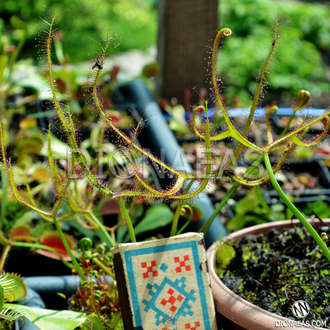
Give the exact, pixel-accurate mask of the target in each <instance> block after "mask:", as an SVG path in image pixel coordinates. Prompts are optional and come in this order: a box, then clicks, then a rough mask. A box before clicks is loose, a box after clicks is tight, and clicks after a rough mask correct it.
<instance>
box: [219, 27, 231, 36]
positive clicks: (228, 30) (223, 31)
mask: <svg viewBox="0 0 330 330" xmlns="http://www.w3.org/2000/svg"><path fill="white" fill-rule="evenodd" d="M220 33H221V34H222V35H223V36H225V37H229V36H230V35H231V34H232V31H231V30H230V29H228V28H223V29H221V30H220Z"/></svg>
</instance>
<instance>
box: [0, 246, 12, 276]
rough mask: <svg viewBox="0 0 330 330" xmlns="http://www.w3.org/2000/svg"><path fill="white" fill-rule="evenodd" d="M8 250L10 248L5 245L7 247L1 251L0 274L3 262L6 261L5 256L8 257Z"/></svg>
mask: <svg viewBox="0 0 330 330" xmlns="http://www.w3.org/2000/svg"><path fill="white" fill-rule="evenodd" d="M10 249H11V246H10V245H7V246H5V247H4V249H3V251H2V254H1V259H0V273H1V272H2V270H3V266H4V265H5V261H6V259H7V256H8V253H9V251H10Z"/></svg>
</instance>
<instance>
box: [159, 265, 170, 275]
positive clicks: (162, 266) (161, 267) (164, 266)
mask: <svg viewBox="0 0 330 330" xmlns="http://www.w3.org/2000/svg"><path fill="white" fill-rule="evenodd" d="M167 268H168V267H167V265H166V264H164V263H162V264H161V266H160V267H159V269H160V270H161V271H162V272H164V273H165V272H166V271H167Z"/></svg>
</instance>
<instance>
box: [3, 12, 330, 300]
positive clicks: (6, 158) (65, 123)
mask: <svg viewBox="0 0 330 330" xmlns="http://www.w3.org/2000/svg"><path fill="white" fill-rule="evenodd" d="M56 19H57V17H56V15H55V13H51V12H50V11H48V17H47V18H45V19H44V18H43V19H42V20H43V22H44V27H43V30H42V31H41V32H40V36H39V43H38V47H39V52H40V55H41V57H42V59H43V61H45V64H46V76H47V81H48V84H49V89H50V93H51V96H52V110H53V111H54V112H55V113H56V116H57V122H58V124H59V125H58V127H59V128H58V129H61V130H62V133H63V134H64V135H65V136H66V140H67V147H68V149H69V150H70V157H69V161H70V162H71V165H72V166H70V171H67V172H65V171H63V170H62V169H61V168H60V164H59V162H57V161H55V159H54V156H53V150H52V136H51V127H49V132H48V134H47V138H48V160H47V161H48V165H49V168H50V170H51V171H50V172H51V175H52V180H53V182H54V186H55V187H56V191H55V195H56V198H55V202H54V205H53V207H52V209H45V208H42V207H41V206H39V205H38V204H37V203H36V201H35V200H34V198H33V195H32V193H31V189H30V187H29V185H28V183H27V184H26V186H25V188H24V189H26V192H27V194H24V196H28V197H24V196H23V194H22V193H21V190H20V189H19V187H18V185H17V183H16V182H15V175H14V172H13V165H12V162H11V155H10V154H9V152H8V151H7V150H6V147H5V141H4V125H3V123H0V142H1V155H2V162H3V166H4V168H5V170H6V173H7V176H8V182H9V185H10V187H11V190H12V192H13V195H14V197H15V199H16V200H17V201H18V202H19V203H21V204H22V205H24V206H26V207H27V208H29V209H31V210H33V211H35V212H36V213H37V214H39V215H40V216H41V217H42V218H43V219H44V220H46V221H49V222H51V223H54V224H55V226H56V228H57V230H58V233H59V235H60V237H61V239H62V241H63V244H64V246H65V249H66V250H67V253H68V255H69V256H70V258H71V261H72V264H73V266H72V267H73V268H74V269H75V271H76V272H77V273H78V274H79V276H80V277H81V280H82V281H83V282H84V283H85V282H86V281H87V277H86V275H85V273H84V271H83V270H82V268H81V266H80V265H79V263H78V262H77V260H76V258H75V256H74V255H73V253H72V251H71V249H70V246H69V244H68V242H67V240H66V238H65V236H64V233H63V231H62V228H61V226H60V222H61V221H63V220H65V219H67V218H69V217H71V216H72V215H85V218H86V219H87V220H88V221H89V222H90V224H91V225H93V226H95V227H96V228H99V229H100V230H101V231H102V232H103V234H104V237H105V240H106V243H107V245H108V246H109V247H111V246H114V245H115V244H116V239H115V235H110V234H109V233H108V231H107V230H106V228H105V226H104V225H103V224H102V222H101V221H100V220H99V219H98V218H97V217H96V216H95V214H94V212H93V207H94V203H93V202H94V197H95V193H98V194H102V195H103V197H104V198H106V199H108V200H116V201H117V202H118V204H119V207H120V209H121V213H122V216H123V217H124V219H125V221H126V223H127V226H128V231H129V235H130V239H131V241H132V242H136V238H135V233H134V227H133V224H132V221H131V219H130V216H129V212H128V210H127V208H126V206H127V204H126V203H127V201H128V200H130V199H143V200H145V201H147V202H149V203H150V202H153V201H157V202H172V201H176V202H179V203H180V205H182V206H183V205H184V204H185V203H188V202H189V200H191V199H193V198H198V196H199V195H200V193H202V192H203V191H204V190H205V189H206V187H207V185H208V183H209V182H210V180H213V179H215V178H218V177H219V176H220V175H222V176H226V178H227V179H228V180H232V181H234V185H233V186H232V188H231V189H230V190H229V191H228V193H227V195H226V197H225V198H224V199H223V200H222V201H221V203H220V204H219V206H218V207H217V208H216V210H215V212H214V214H213V216H212V217H211V218H210V219H208V221H207V222H206V223H205V224H204V225H203V226H202V228H201V229H200V230H201V231H203V232H204V233H206V232H207V230H208V228H209V226H210V224H211V223H212V221H213V220H214V218H215V215H216V214H217V212H219V210H220V209H221V207H222V206H223V205H224V203H225V202H226V200H227V199H228V198H229V197H230V196H231V195H232V194H233V193H234V192H235V190H236V189H238V187H240V186H241V185H244V186H249V187H255V186H259V185H261V184H263V183H264V182H266V181H269V180H270V181H271V183H272V184H273V186H274V188H275V189H276V191H277V192H278V194H279V196H280V198H281V199H282V200H283V201H284V203H285V204H286V205H287V206H288V208H290V210H291V211H292V212H293V214H294V215H295V216H296V217H297V218H298V219H299V220H300V221H301V222H302V223H303V225H304V226H305V227H306V228H307V230H308V231H309V232H310V233H311V235H312V236H313V237H314V239H315V240H316V241H317V243H318V244H319V246H320V248H321V250H322V251H323V253H324V254H325V255H326V257H327V258H328V260H329V261H330V252H329V250H328V248H327V246H326V244H325V243H324V242H323V240H322V239H321V238H320V237H319V235H318V234H317V233H316V232H315V230H314V229H313V227H312V226H311V225H310V224H309V222H308V221H307V220H306V219H305V217H304V216H303V215H302V214H301V213H300V212H299V211H298V210H297V208H296V207H295V206H294V205H293V204H292V202H291V201H290V200H289V198H288V197H287V196H286V195H285V193H284V192H283V191H282V189H281V187H280V186H279V184H278V182H277V180H276V178H275V173H276V172H277V171H279V169H280V168H281V167H282V165H283V164H284V162H285V160H286V158H287V156H288V155H289V154H290V153H291V152H292V151H293V149H294V147H295V146H304V147H310V146H314V145H315V144H317V143H318V142H320V141H321V140H322V139H323V138H324V136H325V134H326V133H327V131H328V129H329V125H330V122H329V115H330V110H327V111H325V112H324V113H323V114H322V115H321V116H319V117H315V118H313V119H311V120H309V121H307V120H306V121H303V122H302V123H301V124H300V125H299V126H298V127H296V128H295V129H293V130H291V129H288V128H286V129H285V130H284V132H283V134H282V135H280V136H278V137H275V135H274V134H273V132H272V131H271V125H270V124H269V119H270V117H271V115H272V114H273V113H275V112H276V110H277V107H276V106H273V107H271V108H270V109H268V111H267V114H266V121H267V131H266V132H265V135H266V136H267V143H266V144H265V145H257V144H255V143H254V142H251V141H250V140H249V139H248V138H247V136H248V133H249V130H250V127H251V125H252V123H253V120H254V115H255V112H256V109H257V106H258V104H259V103H260V99H261V98H262V94H263V91H264V88H265V86H266V85H267V75H268V71H269V66H270V63H271V59H272V57H273V56H274V52H275V51H276V48H277V43H278V38H279V32H278V22H277V21H276V22H275V27H274V33H273V38H272V41H271V44H270V50H269V52H268V55H267V57H266V59H265V61H264V64H263V66H262V68H261V71H260V73H259V75H258V77H257V83H256V88H255V92H254V94H253V97H252V99H251V103H250V106H249V111H248V115H247V117H246V122H245V125H244V127H243V128H242V130H239V129H238V128H236V127H235V125H234V124H233V123H232V121H231V119H230V117H229V115H228V111H227V109H226V108H225V106H224V102H223V100H222V96H221V93H220V89H219V79H218V77H217V73H216V72H217V65H216V64H217V60H218V55H219V50H220V45H221V43H222V41H223V40H224V39H227V38H234V36H232V35H233V33H232V31H231V30H230V29H228V28H223V29H221V30H220V31H219V32H218V33H217V34H216V36H215V38H214V42H213V46H212V47H211V51H210V54H209V77H208V78H209V81H210V90H211V99H212V101H215V103H216V104H217V107H218V109H219V111H220V114H221V116H222V117H223V120H224V122H225V124H226V126H227V128H226V129H224V130H219V129H218V130H212V132H215V133H211V126H212V120H211V119H210V118H209V111H210V110H209V109H208V103H209V102H210V100H208V101H206V100H204V104H203V105H199V106H197V107H196V108H195V109H194V110H193V115H192V122H191V125H192V127H193V129H194V132H195V134H196V135H197V136H198V137H199V138H200V139H201V140H203V141H204V146H205V161H204V163H203V164H204V167H203V169H202V170H201V171H199V172H191V173H190V172H189V173H188V172H184V171H178V170H176V169H174V168H172V167H171V164H166V163H164V162H163V161H162V160H160V159H158V158H157V157H155V156H154V155H153V154H152V153H150V152H149V151H147V150H145V149H144V148H143V147H141V146H140V145H139V144H138V143H137V137H138V132H139V131H140V129H141V126H142V124H143V122H144V120H146V119H145V118H142V119H141V120H139V121H138V122H137V124H136V126H135V127H134V128H132V131H131V134H126V133H124V132H123V131H121V130H120V129H119V128H118V127H117V126H116V125H115V123H114V121H113V120H112V118H111V117H110V116H109V115H108V109H107V107H106V104H105V103H104V102H103V101H102V97H101V95H100V88H99V86H100V77H101V73H102V70H104V66H105V58H106V56H107V54H108V53H109V51H111V48H112V46H113V44H114V42H115V38H113V37H110V38H109V37H107V38H106V39H103V40H101V41H100V42H99V46H100V51H99V53H98V54H97V55H96V56H95V60H94V61H93V63H92V64H91V74H90V77H89V80H88V86H87V90H88V93H89V95H90V100H91V102H92V104H93V105H94V111H95V112H97V114H98V115H99V118H100V121H101V124H102V125H100V126H101V127H102V130H101V133H100V138H99V141H98V143H99V150H103V148H102V146H103V143H104V139H105V136H106V132H107V131H111V132H112V134H114V135H115V136H116V137H117V138H118V140H119V141H120V144H121V148H124V149H125V150H126V151H127V153H126V154H127V161H128V164H129V166H130V170H131V172H132V173H133V176H134V179H135V182H136V184H135V188H133V189H129V190H122V191H119V192H118V191H115V190H114V189H113V188H112V187H111V186H109V185H108V184H107V183H106V182H105V181H104V179H102V178H100V177H99V176H98V169H99V166H100V165H99V164H98V163H97V162H96V163H93V164H88V163H87V161H86V158H85V157H84V153H83V149H82V147H81V144H80V140H79V129H78V126H77V124H76V123H74V120H73V112H72V110H71V108H70V105H69V104H68V103H64V102H62V101H61V99H60V97H59V93H58V87H57V85H56V81H55V80H54V73H53V61H52V51H51V49H52V41H53V37H54V34H55V32H56ZM309 99H310V94H309V92H307V91H305V90H300V91H299V92H298V96H297V99H296V103H295V105H294V106H293V109H292V110H293V111H292V118H293V117H294V115H295V114H296V112H297V111H300V110H302V109H303V108H305V107H306V106H307V105H308V103H309ZM201 115H203V116H204V118H205V120H204V121H202V124H198V123H197V122H199V123H200V122H201V120H198V121H197V117H199V116H201ZM199 119H200V118H199ZM317 122H322V123H323V126H324V128H323V130H322V132H321V133H320V134H319V135H318V136H316V137H315V138H314V139H312V140H306V139H305V135H306V133H307V132H308V131H309V129H310V127H311V125H313V124H315V123H317ZM288 127H289V126H288ZM228 138H230V139H233V140H236V141H237V146H236V148H235V150H234V151H233V153H232V154H231V157H230V158H229V159H228V161H227V162H225V163H224V164H221V166H220V167H219V166H215V159H214V158H213V156H212V151H213V150H215V149H216V148H217V143H218V142H220V141H222V140H224V139H228ZM246 150H252V151H253V152H255V153H257V154H258V155H259V158H258V159H257V160H256V162H255V163H254V164H253V165H252V166H251V167H250V168H249V169H248V170H247V171H246V172H245V173H244V174H243V175H241V176H240V175H238V174H236V171H235V168H236V166H237V162H238V160H239V159H240V158H241V157H242V156H243V152H245V151H246ZM273 152H280V154H281V156H280V158H279V160H278V162H277V163H276V164H274V165H273V166H272V165H271V163H270V155H271V154H272V153H273ZM133 154H134V155H139V156H140V157H141V158H142V157H143V158H146V159H147V160H148V161H149V163H150V164H152V165H153V166H155V167H157V168H158V169H159V170H162V171H165V172H167V173H169V174H170V175H171V176H172V177H173V178H175V180H174V183H173V184H172V185H170V186H168V187H167V189H165V190H161V189H158V188H157V187H155V186H153V185H151V184H150V183H148V182H146V180H145V179H144V178H143V176H142V175H141V174H140V172H139V171H138V170H137V168H136V166H135V163H134V161H133ZM261 163H263V164H264V165H265V168H266V172H264V173H261V172H260V173H257V174H256V173H255V169H258V165H259V164H261ZM82 174H83V176H84V179H85V180H87V182H88V187H89V189H88V194H87V198H86V196H82V195H81V194H80V192H79V189H77V178H79V177H81V175H82ZM252 174H253V175H252ZM189 182H190V184H188V187H185V184H186V183H189ZM192 183H196V185H194V188H192ZM63 205H65V206H66V208H65V210H66V211H65V213H63V212H62V213H60V212H59V211H60V209H61V206H63ZM180 211H181V210H180V208H179V207H178V208H177V210H176V212H175V214H174V218H173V222H172V229H171V235H176V234H178V232H181V230H179V231H178V228H177V227H178V218H179V214H180ZM94 259H95V260H97V258H94ZM97 263H98V267H99V268H101V269H102V271H103V272H105V273H106V274H107V275H109V276H112V277H113V276H114V274H113V272H112V271H111V270H109V269H108V268H107V267H105V266H104V265H103V266H102V260H101V259H100V260H98V261H97ZM90 290H91V291H90V292H91V296H92V297H93V296H94V287H93V286H90Z"/></svg>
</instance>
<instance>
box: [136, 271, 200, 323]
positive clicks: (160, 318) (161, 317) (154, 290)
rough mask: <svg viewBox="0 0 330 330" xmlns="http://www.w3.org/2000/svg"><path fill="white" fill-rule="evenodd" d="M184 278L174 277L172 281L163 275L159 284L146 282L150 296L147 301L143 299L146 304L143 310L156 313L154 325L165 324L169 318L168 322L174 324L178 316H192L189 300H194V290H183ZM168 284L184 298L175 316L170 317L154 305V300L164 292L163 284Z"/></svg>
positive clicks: (184, 286)
mask: <svg viewBox="0 0 330 330" xmlns="http://www.w3.org/2000/svg"><path fill="white" fill-rule="evenodd" d="M185 280H186V278H185V277H184V276H183V277H181V279H180V280H179V279H176V280H175V281H174V282H173V281H171V280H170V279H169V278H167V277H165V278H164V279H163V281H162V283H161V284H160V285H158V284H157V283H154V284H153V285H151V284H150V283H148V284H147V285H146V288H147V289H148V290H149V295H150V296H151V299H150V300H149V301H147V300H146V299H144V300H143V301H142V303H143V304H144V305H146V307H145V309H144V311H145V312H149V310H150V309H152V310H153V311H154V312H155V313H156V315H155V318H156V322H155V325H156V326H158V325H159V324H161V323H162V324H165V323H166V322H168V321H169V320H170V323H172V324H175V322H176V320H177V319H178V318H179V317H180V316H183V317H185V316H187V315H189V316H193V314H194V313H193V312H192V311H191V306H190V305H189V303H190V302H195V301H196V298H195V297H194V293H195V290H190V292H187V291H186V290H185V288H186V284H185V283H184V282H185ZM166 284H168V285H169V286H170V287H171V288H173V289H175V290H176V291H178V292H179V293H180V294H181V295H182V296H183V297H184V298H185V300H184V302H183V303H182V304H181V306H180V307H179V309H178V311H177V312H176V313H175V317H173V318H171V317H170V316H169V315H167V314H166V313H165V312H163V311H162V310H161V309H160V308H159V307H157V306H156V300H157V298H158V297H159V295H160V294H162V293H164V292H163V289H164V287H165V285H166Z"/></svg>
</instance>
